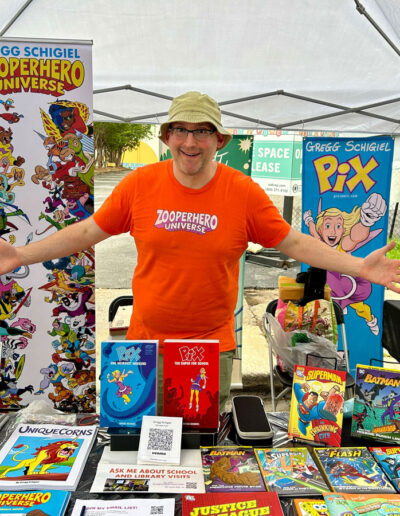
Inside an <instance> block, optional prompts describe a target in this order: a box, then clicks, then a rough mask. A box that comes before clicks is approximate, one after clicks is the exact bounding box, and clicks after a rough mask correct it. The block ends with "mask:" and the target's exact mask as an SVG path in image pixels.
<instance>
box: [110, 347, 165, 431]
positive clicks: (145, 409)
mask: <svg viewBox="0 0 400 516" xmlns="http://www.w3.org/2000/svg"><path fill="white" fill-rule="evenodd" d="M101 357H102V358H101V374H100V390H101V396H100V425H101V426H105V427H114V428H116V427H133V428H140V427H141V426H142V418H143V416H145V415H149V416H150V415H155V414H156V406H157V405H156V403H157V360H158V341H155V340H143V341H129V340H126V341H105V342H103V343H102V346H101Z"/></svg>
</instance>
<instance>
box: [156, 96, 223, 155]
mask: <svg viewBox="0 0 400 516" xmlns="http://www.w3.org/2000/svg"><path fill="white" fill-rule="evenodd" d="M168 115H169V116H168V120H167V121H166V122H164V123H163V124H161V126H160V133H159V135H158V136H159V138H160V140H161V141H162V142H164V143H165V144H166V143H167V142H166V138H165V137H166V135H167V130H168V127H169V125H170V124H172V122H187V123H190V124H198V123H201V122H209V123H210V124H212V125H213V126H214V127H215V128H216V130H217V131H218V132H219V134H222V135H223V137H224V144H223V145H222V147H221V149H222V148H223V147H225V146H226V145H228V143H229V142H230V141H231V140H232V135H231V133H230V132H229V131H227V130H226V129H224V128H223V127H222V124H221V110H220V109H219V106H218V104H217V102H216V101H215V100H214V99H212V98H211V97H209V96H208V95H206V94H205V93H200V92H198V91H188V92H187V93H184V94H183V95H180V96H179V97H175V98H174V100H173V101H172V104H171V107H170V108H169V111H168Z"/></svg>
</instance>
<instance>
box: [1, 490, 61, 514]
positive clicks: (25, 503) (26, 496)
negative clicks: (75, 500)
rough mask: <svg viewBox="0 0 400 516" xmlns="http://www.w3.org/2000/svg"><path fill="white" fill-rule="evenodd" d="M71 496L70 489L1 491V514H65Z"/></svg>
mask: <svg viewBox="0 0 400 516" xmlns="http://www.w3.org/2000/svg"><path fill="white" fill-rule="evenodd" d="M70 497H71V493H69V492H68V491H19V492H18V493H15V492H12V491H11V492H10V491H9V492H7V491H1V492H0V514H12V515H14V516H22V515H23V514H29V515H31V516H34V515H35V514H36V515H37V516H44V515H46V516H47V515H49V516H63V515H64V514H65V510H66V508H67V505H68V502H69V499H70Z"/></svg>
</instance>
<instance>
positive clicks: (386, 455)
mask: <svg viewBox="0 0 400 516" xmlns="http://www.w3.org/2000/svg"><path fill="white" fill-rule="evenodd" d="M368 449H369V451H370V452H371V454H372V456H373V457H374V459H375V460H376V461H377V463H378V464H379V466H380V467H381V468H382V469H383V471H384V472H385V473H386V475H387V476H388V477H389V479H390V481H391V482H392V484H393V486H394V488H395V489H396V491H397V492H400V448H399V447H397V446H390V447H375V446H374V447H373V448H368Z"/></svg>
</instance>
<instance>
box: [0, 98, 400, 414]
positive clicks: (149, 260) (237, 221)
mask: <svg viewBox="0 0 400 516" xmlns="http://www.w3.org/2000/svg"><path fill="white" fill-rule="evenodd" d="M160 138H161V140H162V141H163V142H164V143H166V144H167V145H168V146H169V148H170V150H171V154H172V160H168V161H164V162H160V163H155V164H152V165H148V166H145V167H141V168H138V169H137V170H135V171H134V172H131V173H130V174H128V175H127V176H126V177H125V178H124V179H123V180H122V181H121V182H120V183H119V184H118V185H117V186H116V187H115V189H114V191H113V192H112V194H111V195H110V196H109V197H108V199H106V201H105V202H104V204H103V205H102V206H101V208H100V209H99V210H98V211H97V212H96V213H95V214H94V215H93V216H92V217H89V218H87V219H85V220H84V221H82V222H79V223H78V224H73V225H71V226H68V227H67V228H64V229H62V230H61V231H58V232H57V233H54V234H53V235H51V236H49V237H47V238H45V239H43V240H41V241H39V242H33V243H31V244H29V245H27V246H24V247H18V248H15V247H13V246H11V245H9V244H8V243H6V242H5V241H4V240H1V239H0V274H4V273H6V272H9V271H11V270H14V269H16V268H17V267H19V266H21V265H23V264H24V265H27V264H31V263H36V262H43V261H45V260H50V259H54V258H60V257H62V256H67V255H70V254H72V253H75V252H77V251H80V250H82V249H85V248H87V247H90V246H91V245H93V244H95V243H97V242H100V241H101V240H104V239H105V238H108V237H109V236H111V235H115V234H119V233H125V232H129V233H130V234H131V235H132V237H133V238H134V239H135V243H136V247H137V251H138V260H137V266H136V268H135V271H134V274H133V279H132V290H133V295H134V308H133V313H132V319H131V323H130V326H129V330H128V334H127V338H128V339H159V340H160V351H161V353H163V343H164V340H165V339H218V340H219V342H220V409H221V410H223V408H224V406H225V401H226V400H227V397H228V395H229V389H230V381H231V372H232V359H233V355H234V352H235V333H234V308H235V305H236V299H237V292H238V281H237V280H238V271H239V259H240V257H241V255H242V254H243V252H244V251H245V250H246V248H247V243H248V241H252V242H257V243H259V244H261V245H263V246H264V247H276V248H277V249H278V250H280V251H282V252H283V253H285V254H287V255H289V256H291V257H292V258H294V259H296V260H300V261H303V262H305V263H308V264H310V265H312V266H314V267H320V268H324V269H328V270H333V271H338V272H343V273H345V274H349V275H352V276H359V277H362V278H365V279H367V280H369V281H372V282H375V283H379V284H381V285H385V286H386V287H388V288H390V289H391V290H394V291H395V292H398V293H400V288H399V287H398V286H396V285H395V284H394V283H393V282H399V281H400V270H399V266H400V261H399V260H389V259H388V258H386V256H385V253H386V252H387V251H389V250H390V249H391V248H392V247H393V245H394V243H393V244H389V245H388V246H385V247H384V248H382V249H379V250H377V251H375V252H374V253H371V254H370V255H369V256H368V257H367V258H365V259H363V258H357V257H354V256H351V255H350V254H348V253H341V252H339V251H337V250H336V249H334V248H333V247H330V246H327V245H326V244H324V243H323V242H322V241H320V240H319V239H316V238H312V237H311V236H309V235H304V234H302V233H299V232H298V231H295V230H293V229H292V228H291V227H290V226H289V224H287V223H286V222H285V221H284V220H283V218H282V217H281V215H280V213H279V211H278V210H277V209H276V207H275V206H274V205H273V203H272V202H271V200H270V199H269V197H268V196H267V195H266V194H265V192H264V191H263V190H262V189H261V188H260V187H259V186H258V185H257V184H256V183H254V182H253V181H252V180H251V179H250V178H249V177H246V176H245V175H244V174H242V173H241V172H239V171H237V170H234V169H233V168H231V167H228V166H226V165H223V164H221V163H217V162H216V161H214V155H215V153H216V151H217V150H218V149H222V148H223V147H224V146H225V145H227V144H228V143H229V141H230V140H231V138H232V137H231V135H230V133H229V132H228V131H227V130H226V129H224V128H223V127H222V124H221V112H220V109H219V106H218V104H217V103H216V102H215V100H213V99H212V98H210V97H209V96H208V95H204V94H201V93H198V92H188V93H185V94H183V95H181V96H179V97H177V98H175V99H174V100H173V102H172V104H171V108H170V110H169V118H168V120H167V122H165V123H163V124H162V125H161V128H160Z"/></svg>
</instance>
